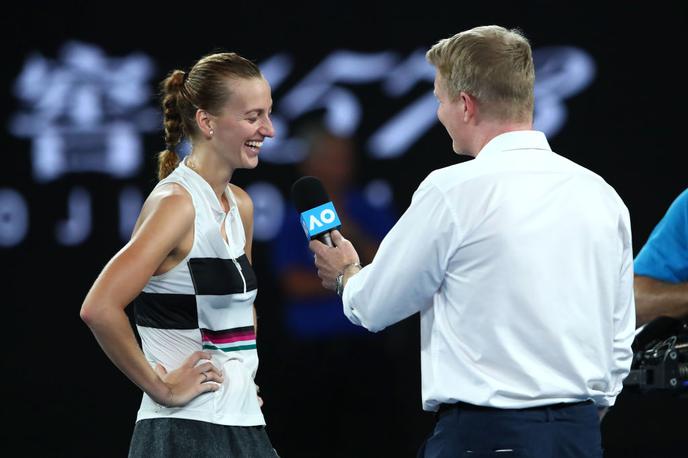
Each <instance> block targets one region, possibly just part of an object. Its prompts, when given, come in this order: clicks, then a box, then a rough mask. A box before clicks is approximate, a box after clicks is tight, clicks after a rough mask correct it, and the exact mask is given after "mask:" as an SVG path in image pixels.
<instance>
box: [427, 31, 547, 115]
mask: <svg viewBox="0 0 688 458" xmlns="http://www.w3.org/2000/svg"><path fill="white" fill-rule="evenodd" d="M425 56H426V58H427V60H428V62H430V63H431V64H432V65H433V66H434V67H435V68H436V69H437V71H438V72H439V74H440V76H441V78H442V81H444V83H445V85H446V89H447V93H448V95H449V97H451V98H452V99H453V98H455V97H457V96H458V95H459V93H460V92H465V93H467V94H470V95H471V96H473V97H475V98H476V99H477V101H478V106H479V108H480V110H481V113H482V114H484V115H487V116H489V117H492V118H495V119H499V120H503V121H517V122H523V121H531V120H532V116H533V108H534V104H535V102H534V99H535V96H534V86H535V67H534V65H533V56H532V51H531V49H530V43H529V42H528V39H526V37H525V36H523V34H522V33H521V32H520V31H519V30H517V29H511V30H507V29H505V28H504V27H500V26H497V25H488V26H481V27H475V28H473V29H470V30H466V31H464V32H460V33H457V34H456V35H454V36H453V37H450V38H445V39H443V40H440V41H439V42H438V43H437V44H435V45H434V46H433V47H432V48H431V49H430V50H429V51H428V52H427V54H426V55H425Z"/></svg>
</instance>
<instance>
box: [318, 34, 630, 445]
mask: <svg viewBox="0 0 688 458" xmlns="http://www.w3.org/2000/svg"><path fill="white" fill-rule="evenodd" d="M427 58H428V60H429V62H430V63H431V64H432V65H433V66H434V67H435V68H436V71H437V72H436V77H435V94H436V96H437V98H438V100H439V108H438V110H437V116H438V118H439V120H440V122H441V123H442V124H443V125H444V127H445V128H446V129H447V132H448V133H449V136H450V137H451V139H452V141H453V149H454V151H455V152H456V153H458V154H466V155H470V156H473V157H475V159H474V160H471V161H468V162H464V163H461V164H457V165H453V166H450V167H446V168H443V169H440V170H436V171H434V172H432V173H431V174H430V175H429V176H428V177H427V178H426V179H425V180H424V181H423V182H422V183H421V185H420V186H419V187H418V189H417V191H416V192H415V194H414V196H413V200H412V202H411V205H410V207H409V208H408V210H407V211H406V212H405V213H404V215H403V216H402V217H401V219H400V220H399V221H398V222H397V224H396V225H395V226H394V228H393V229H392V230H391V231H390V232H389V234H388V235H387V236H386V237H385V239H384V240H383V242H382V244H381V246H380V248H379V250H378V252H377V254H376V256H375V259H374V260H373V262H372V263H371V264H370V265H368V266H365V267H363V268H361V266H360V265H359V264H358V255H357V253H356V250H355V249H354V248H353V246H352V245H351V243H349V242H348V241H347V240H346V239H344V238H343V237H342V235H341V234H340V233H339V232H336V231H335V232H333V234H332V239H333V241H334V243H335V245H336V247H335V248H330V247H327V246H326V245H323V244H322V243H320V242H318V241H312V242H311V243H310V248H311V250H312V251H313V252H314V253H315V255H316V256H315V257H316V261H315V262H316V266H317V267H318V275H319V276H320V278H321V279H322V283H323V286H325V287H326V288H331V289H335V290H337V291H338V292H339V293H340V294H342V297H343V304H344V305H343V308H344V313H345V314H346V316H347V317H348V318H349V320H351V321H352V322H353V323H355V324H358V325H361V326H364V327H365V328H367V329H369V330H371V331H378V330H381V329H383V328H385V327H386V326H389V325H391V324H393V323H396V322H398V321H400V320H403V319H404V318H406V317H408V316H410V315H412V314H414V313H416V312H420V314H421V372H422V397H423V409H425V410H428V411H435V412H438V415H437V425H436V428H435V431H434V433H433V435H432V436H431V437H430V438H429V439H428V440H427V441H426V443H425V444H424V445H423V447H421V450H420V451H419V456H421V457H445V456H446V457H449V456H452V457H454V456H463V455H461V454H462V453H464V454H466V453H475V454H476V455H470V454H468V455H465V456H478V454H480V455H479V456H488V455H483V454H485V453H487V454H489V456H492V455H491V454H492V453H498V455H495V456H502V457H508V456H529V457H549V458H555V457H556V458H564V457H592V456H602V452H601V438H600V427H599V419H598V418H601V416H602V413H603V412H604V411H606V409H607V408H608V407H609V406H611V405H613V404H614V401H615V399H616V397H617V395H618V394H619V393H620V391H621V389H622V381H623V379H624V377H626V375H627V374H628V371H629V368H630V364H631V359H632V351H631V343H632V340H633V337H634V329H635V310H634V303H633V252H632V245H631V229H630V218H629V214H628V210H627V209H626V207H625V205H624V204H623V202H622V201H621V199H620V198H619V196H618V195H617V193H616V192H615V191H614V189H612V187H611V186H609V185H608V184H607V183H605V181H604V180H603V179H602V178H600V177H599V176H598V175H596V174H594V173H593V172H591V171H589V170H587V169H585V168H583V167H581V166H579V165H577V164H575V163H573V162H571V161H570V160H568V159H565V158H563V157H561V156H559V155H557V154H555V153H554V152H552V150H551V149H550V146H549V144H548V142H547V140H546V138H545V136H544V134H543V133H541V132H538V131H534V130H533V127H532V120H533V105H534V94H533V88H534V80H535V71H534V66H533V60H532V54H531V48H530V44H529V43H528V41H527V39H526V38H525V37H523V35H522V34H521V33H520V32H518V31H517V30H506V29H504V28H502V27H498V26H485V27H477V28H474V29H471V30H467V31H465V32H462V33H459V34H457V35H455V36H453V37H451V38H448V39H445V40H441V41H440V42H439V43H437V44H436V45H435V46H433V47H432V48H431V49H430V51H428V53H427ZM598 413H600V415H599V417H598ZM521 453H522V454H525V455H520V454H521Z"/></svg>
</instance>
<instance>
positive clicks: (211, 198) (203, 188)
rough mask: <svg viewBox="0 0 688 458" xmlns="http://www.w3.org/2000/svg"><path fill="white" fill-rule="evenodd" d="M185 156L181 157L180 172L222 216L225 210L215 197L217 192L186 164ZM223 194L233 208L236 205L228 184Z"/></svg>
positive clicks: (216, 212)
mask: <svg viewBox="0 0 688 458" xmlns="http://www.w3.org/2000/svg"><path fill="white" fill-rule="evenodd" d="M187 157H188V156H187ZM187 157H185V158H184V159H182V161H181V162H180V163H179V166H178V167H179V168H180V169H181V171H182V173H184V175H185V176H186V177H187V179H189V180H191V181H193V182H194V183H195V184H196V186H197V188H198V190H199V191H200V192H201V194H202V195H203V197H204V199H205V200H206V201H207V202H208V203H209V204H210V207H211V208H212V210H213V212H214V213H215V214H217V215H220V214H221V215H222V216H224V215H225V214H226V213H227V212H225V209H224V208H223V207H222V204H221V203H220V200H219V199H218V198H217V194H215V191H213V188H212V187H211V186H210V183H208V182H207V181H206V180H205V178H203V177H202V176H201V175H199V174H198V173H197V172H196V171H195V170H194V169H192V168H191V167H189V166H188V165H186V159H187ZM224 194H225V197H227V201H228V202H229V203H230V211H231V210H232V209H233V208H235V207H236V202H235V201H234V196H233V195H232V194H231V192H230V191H229V186H225V191H224Z"/></svg>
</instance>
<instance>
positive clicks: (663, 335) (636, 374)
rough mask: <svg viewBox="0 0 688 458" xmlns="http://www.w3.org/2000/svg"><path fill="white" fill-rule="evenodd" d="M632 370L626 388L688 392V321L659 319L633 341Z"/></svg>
mask: <svg viewBox="0 0 688 458" xmlns="http://www.w3.org/2000/svg"><path fill="white" fill-rule="evenodd" d="M632 348H633V361H632V362H631V371H630V373H629V374H628V377H626V379H625V380H624V382H623V384H624V387H629V388H633V389H637V390H638V391H640V392H649V391H653V392H654V391H664V392H675V393H683V392H687V393H688V322H687V321H684V320H678V319H675V318H670V317H665V316H662V317H658V318H656V319H654V320H653V321H650V322H649V323H647V324H646V325H645V326H644V327H642V328H641V329H640V330H639V332H638V333H637V334H636V337H635V339H634V341H633V345H632Z"/></svg>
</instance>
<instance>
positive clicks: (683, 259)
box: [634, 189, 688, 326]
mask: <svg viewBox="0 0 688 458" xmlns="http://www.w3.org/2000/svg"><path fill="white" fill-rule="evenodd" d="M634 287H635V297H636V320H637V325H638V326H640V325H643V324H645V323H647V322H649V321H652V320H653V319H655V318H657V317H659V316H669V317H672V318H681V319H685V318H687V317H688V189H687V190H685V191H683V192H682V193H681V194H680V195H679V196H678V197H677V198H676V199H675V200H674V202H673V203H672V204H671V206H670V207H669V209H668V210H667V212H666V214H665V215H664V217H663V218H662V220H661V221H660V222H659V223H658V224H657V226H656V227H655V228H654V229H653V231H652V233H651V234H650V237H649V238H648V240H647V242H646V243H645V245H644V246H643V248H642V249H641V250H640V252H639V253H638V256H636V258H635V282H634Z"/></svg>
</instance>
